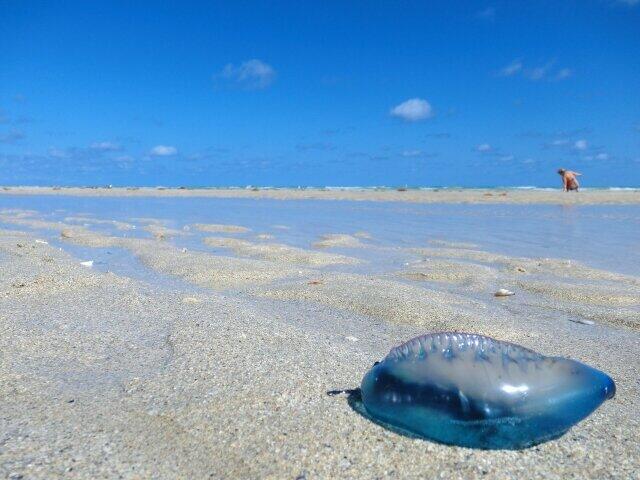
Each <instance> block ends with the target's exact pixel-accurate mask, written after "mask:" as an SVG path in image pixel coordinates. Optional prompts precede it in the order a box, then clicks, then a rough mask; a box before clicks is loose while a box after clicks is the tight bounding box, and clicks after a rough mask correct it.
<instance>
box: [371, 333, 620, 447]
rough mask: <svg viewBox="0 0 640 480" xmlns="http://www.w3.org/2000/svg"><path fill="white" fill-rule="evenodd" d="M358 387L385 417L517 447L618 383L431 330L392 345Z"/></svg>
mask: <svg viewBox="0 0 640 480" xmlns="http://www.w3.org/2000/svg"><path fill="white" fill-rule="evenodd" d="M360 390H361V395H362V402H363V404H364V408H365V410H366V412H367V413H368V415H370V416H371V417H372V418H373V419H374V420H376V421H378V422H380V423H382V424H383V425H385V424H386V425H389V426H391V427H392V428H393V427H395V429H398V428H399V429H401V430H405V431H409V432H411V433H413V434H416V435H418V436H420V437H424V438H427V439H430V440H435V441H437V442H441V443H446V444H451V445H459V446H463V447H470V448H483V449H519V448H525V447H529V446H532V445H536V444H538V443H541V442H544V441H547V440H551V439H553V438H557V437H559V436H561V435H562V434H564V433H565V432H566V431H567V430H568V429H569V428H571V427H572V426H573V425H575V424H576V423H578V422H579V421H580V420H582V419H584V418H585V417H587V416H588V415H589V414H590V413H591V412H593V411H594V410H595V409H596V408H598V407H599V406H600V404H601V403H602V402H604V401H605V400H607V399H609V398H613V396H614V395H615V391H616V387H615V383H614V382H613V380H612V379H611V378H610V377H609V376H608V375H606V374H605V373H603V372H601V371H599V370H596V369H594V368H591V367H589V366H587V365H585V364H583V363H580V362H577V361H575V360H570V359H567V358H560V357H546V356H544V355H541V354H539V353H536V352H534V351H532V350H529V349H527V348H524V347H521V346H519V345H514V344H511V343H507V342H502V341H499V340H495V339H493V338H489V337H485V336H482V335H473V334H468V333H436V334H431V335H423V336H420V337H417V338H414V339H413V340H410V341H408V342H406V343H404V344H402V345H400V346H399V347H396V348H394V349H393V350H391V352H390V353H389V354H388V355H387V356H386V358H385V359H384V360H382V362H377V363H376V364H375V365H374V366H373V367H372V368H371V370H369V372H367V374H366V375H365V376H364V378H363V380H362V385H361V389H360Z"/></svg>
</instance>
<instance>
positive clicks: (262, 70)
mask: <svg viewBox="0 0 640 480" xmlns="http://www.w3.org/2000/svg"><path fill="white" fill-rule="evenodd" d="M216 77H218V78H223V79H225V80H228V81H231V82H234V83H237V84H238V85H240V86H242V87H244V88H248V89H252V90H259V89H263V88H266V87H268V86H269V85H271V84H272V83H273V81H274V80H275V78H276V71H275V70H274V68H273V67H272V66H271V65H269V64H268V63H265V62H263V61H262V60H258V59H256V58H254V59H252V60H247V61H246V62H242V63H241V64H240V65H234V64H232V63H228V64H227V65H225V67H224V68H223V69H222V71H221V72H220V73H219V74H217V75H216Z"/></svg>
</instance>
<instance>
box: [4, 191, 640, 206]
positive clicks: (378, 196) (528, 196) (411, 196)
mask: <svg viewBox="0 0 640 480" xmlns="http://www.w3.org/2000/svg"><path fill="white" fill-rule="evenodd" d="M2 194H5V195H73V196H87V197H204V198H207V197H208V198H258V199H265V198H266V199H274V200H351V201H379V202H411V203H479V204H559V205H599V204H602V205H616V204H618V205H619V204H638V203H640V189H637V190H605V189H602V190H600V189H593V190H589V189H588V190H581V191H580V192H563V191H561V190H560V189H558V190H546V189H508V188H507V189H471V188H465V189H459V190H456V189H450V188H447V189H432V190H415V189H408V190H405V189H372V188H363V189H357V188H349V189H340V188H332V189H321V188H305V189H295V188H282V189H249V188H247V189H239V188H235V189H232V188H229V189H225V188H219V189H180V188H152V187H144V188H124V187H119V188H88V187H87V188H80V187H64V188H54V187H2V188H0V195H2Z"/></svg>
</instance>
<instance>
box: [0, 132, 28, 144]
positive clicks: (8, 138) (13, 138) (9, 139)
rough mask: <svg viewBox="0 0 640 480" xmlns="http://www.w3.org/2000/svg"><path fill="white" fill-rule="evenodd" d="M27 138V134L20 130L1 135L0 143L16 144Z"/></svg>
mask: <svg viewBox="0 0 640 480" xmlns="http://www.w3.org/2000/svg"><path fill="white" fill-rule="evenodd" d="M24 138H25V134H24V133H22V132H21V131H19V130H11V131H10V132H7V133H5V134H2V135H0V143H15V142H17V141H19V140H22V139H24Z"/></svg>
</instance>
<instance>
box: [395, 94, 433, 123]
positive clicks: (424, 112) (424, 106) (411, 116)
mask: <svg viewBox="0 0 640 480" xmlns="http://www.w3.org/2000/svg"><path fill="white" fill-rule="evenodd" d="M389 114H390V115H391V116H393V117H397V118H401V119H403V120H405V121H407V122H417V121H419V120H425V119H427V118H430V117H433V115H434V113H433V108H432V107H431V104H430V103H429V102H427V101H426V100H423V99H422V98H411V99H409V100H406V101H404V102H402V103H401V104H399V105H396V106H395V107H393V108H392V109H391V110H390V112H389Z"/></svg>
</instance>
